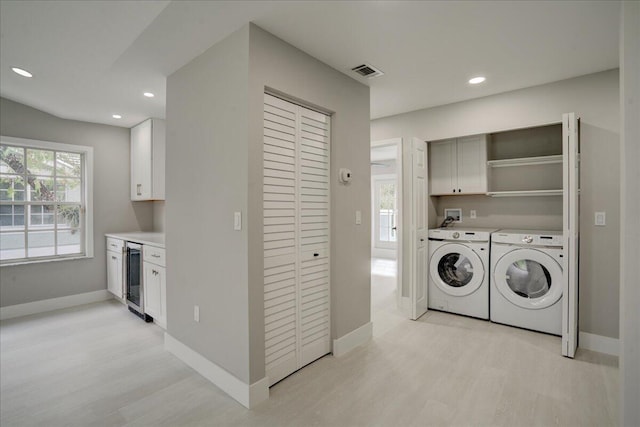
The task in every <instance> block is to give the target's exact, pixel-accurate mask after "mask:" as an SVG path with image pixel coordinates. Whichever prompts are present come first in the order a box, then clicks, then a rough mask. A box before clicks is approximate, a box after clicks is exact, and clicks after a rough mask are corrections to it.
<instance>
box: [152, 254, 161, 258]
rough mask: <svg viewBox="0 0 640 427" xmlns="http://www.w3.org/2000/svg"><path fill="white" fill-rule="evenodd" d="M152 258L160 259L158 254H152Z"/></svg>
mask: <svg viewBox="0 0 640 427" xmlns="http://www.w3.org/2000/svg"><path fill="white" fill-rule="evenodd" d="M151 256H152V257H154V258H160V255H158V254H151Z"/></svg>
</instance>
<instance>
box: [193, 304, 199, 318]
mask: <svg viewBox="0 0 640 427" xmlns="http://www.w3.org/2000/svg"><path fill="white" fill-rule="evenodd" d="M193 321H194V322H200V306H199V305H194V306H193Z"/></svg>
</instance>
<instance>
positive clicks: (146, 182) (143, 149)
mask: <svg viewBox="0 0 640 427" xmlns="http://www.w3.org/2000/svg"><path fill="white" fill-rule="evenodd" d="M165 157H166V154H165V122H164V120H160V119H148V120H145V121H144V122H142V123H140V124H139V125H137V126H134V127H133V128H131V200H135V201H140V200H164V187H165V185H164V179H165Z"/></svg>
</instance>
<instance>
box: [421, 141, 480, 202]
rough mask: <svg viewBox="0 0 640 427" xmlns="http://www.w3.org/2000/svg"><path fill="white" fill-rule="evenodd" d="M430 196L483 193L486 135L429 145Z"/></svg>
mask: <svg viewBox="0 0 640 427" xmlns="http://www.w3.org/2000/svg"><path fill="white" fill-rule="evenodd" d="M430 161H431V164H430V166H431V167H430V172H431V195H433V196H444V195H454V194H456V195H458V194H484V193H486V192H487V136H486V135H476V136H468V137H464V138H455V139H447V140H444V141H436V142H432V143H431V154H430Z"/></svg>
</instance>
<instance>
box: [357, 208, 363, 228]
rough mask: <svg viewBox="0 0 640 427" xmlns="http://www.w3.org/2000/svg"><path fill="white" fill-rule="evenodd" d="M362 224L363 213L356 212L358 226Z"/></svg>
mask: <svg viewBox="0 0 640 427" xmlns="http://www.w3.org/2000/svg"><path fill="white" fill-rule="evenodd" d="M361 224H362V211H356V225H361Z"/></svg>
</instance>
